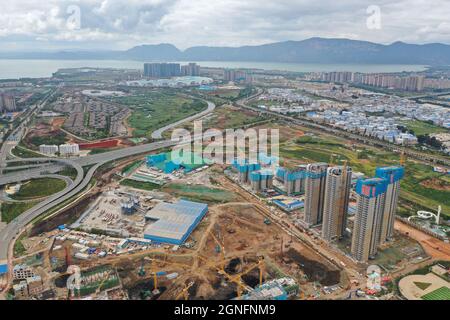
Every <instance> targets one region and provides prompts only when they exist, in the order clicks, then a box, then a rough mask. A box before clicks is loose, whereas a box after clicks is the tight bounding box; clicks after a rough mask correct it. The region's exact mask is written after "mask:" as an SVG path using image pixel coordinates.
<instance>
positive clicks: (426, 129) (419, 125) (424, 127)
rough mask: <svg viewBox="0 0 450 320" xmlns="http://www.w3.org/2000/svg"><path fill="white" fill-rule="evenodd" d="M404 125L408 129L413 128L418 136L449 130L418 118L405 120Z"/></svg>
mask: <svg viewBox="0 0 450 320" xmlns="http://www.w3.org/2000/svg"><path fill="white" fill-rule="evenodd" d="M402 125H404V126H405V127H406V128H407V129H408V130H412V131H413V132H414V134H415V135H416V136H423V135H427V134H432V133H439V132H449V131H448V130H446V129H445V128H443V127H439V126H436V125H434V124H431V123H428V122H425V121H418V120H410V121H404V122H402Z"/></svg>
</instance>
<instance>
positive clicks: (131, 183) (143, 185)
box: [120, 179, 161, 191]
mask: <svg viewBox="0 0 450 320" xmlns="http://www.w3.org/2000/svg"><path fill="white" fill-rule="evenodd" d="M120 185H122V186H126V187H131V188H135V189H141V190H147V191H152V190H155V189H159V188H161V186H160V185H158V184H156V183H151V182H144V181H136V180H131V179H125V180H122V181H121V182H120Z"/></svg>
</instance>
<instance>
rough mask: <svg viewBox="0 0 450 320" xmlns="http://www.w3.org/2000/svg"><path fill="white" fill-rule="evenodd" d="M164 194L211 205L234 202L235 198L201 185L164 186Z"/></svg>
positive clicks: (219, 190) (174, 184) (224, 192)
mask: <svg viewBox="0 0 450 320" xmlns="http://www.w3.org/2000/svg"><path fill="white" fill-rule="evenodd" d="M162 190H163V191H164V192H167V193H170V194H173V195H174V196H177V197H182V198H186V199H188V200H192V201H206V202H211V203H224V202H230V201H234V200H236V196H235V195H234V194H233V193H231V192H229V191H226V190H222V189H216V188H209V187H205V186H202V185H185V184H178V183H171V184H168V185H166V186H165V187H164V188H163V189H162Z"/></svg>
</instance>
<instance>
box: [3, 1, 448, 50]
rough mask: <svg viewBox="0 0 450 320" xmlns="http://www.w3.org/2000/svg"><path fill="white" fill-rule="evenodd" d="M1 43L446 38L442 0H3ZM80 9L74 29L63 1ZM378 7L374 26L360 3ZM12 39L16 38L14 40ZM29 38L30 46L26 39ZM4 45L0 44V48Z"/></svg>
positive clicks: (123, 45) (52, 44) (236, 42)
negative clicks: (377, 23)
mask: <svg viewBox="0 0 450 320" xmlns="http://www.w3.org/2000/svg"><path fill="white" fill-rule="evenodd" d="M3 1H4V2H5V3H4V4H2V11H1V12H0V44H2V45H1V47H3V49H8V44H12V43H14V48H18V47H20V43H22V44H23V45H22V47H23V48H28V49H30V50H31V49H33V50H35V49H36V48H42V49H44V48H49V47H52V48H57V47H60V48H68V47H69V48H75V47H79V48H86V47H89V48H97V47H98V48H103V49H106V48H111V49H125V48H128V47H131V46H133V45H137V44H142V43H160V42H168V43H173V44H175V45H177V46H178V47H180V48H186V47H189V46H194V45H223V46H238V45H246V44H261V43H268V42H275V41H284V40H301V39H305V38H309V37H314V36H320V37H348V38H352V39H361V40H368V41H374V42H382V43H391V42H394V41H406V42H415V43H424V42H444V43H450V24H449V22H448V16H449V15H450V1H448V0H434V1H426V0H400V1H395V0H377V1H373V0H346V1H336V0H315V1H310V0H277V1H271V2H270V1H261V0H127V1H125V0H124V1H119V0H48V1H32V0H14V1H11V0H8V1H6V0H2V2H3ZM71 5H76V6H78V7H79V8H80V14H81V16H80V17H81V20H80V22H81V24H80V27H81V28H80V29H78V30H71V29H70V28H68V24H67V19H68V18H69V14H68V13H67V8H68V7H69V6H71ZM370 5H378V6H379V7H380V9H381V23H382V28H381V29H380V30H369V29H368V28H367V27H366V19H367V13H366V9H367V7H368V6H370ZM12 39H14V41H12ZM30 44H33V45H30ZM0 50H2V49H0Z"/></svg>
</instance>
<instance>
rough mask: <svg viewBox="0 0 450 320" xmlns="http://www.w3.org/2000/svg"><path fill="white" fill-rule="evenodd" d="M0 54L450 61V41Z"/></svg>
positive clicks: (10, 55)
mask: <svg viewBox="0 0 450 320" xmlns="http://www.w3.org/2000/svg"><path fill="white" fill-rule="evenodd" d="M0 58H16V59H102V60H103V59H112V60H137V61H253V62H286V63H344V64H345V63H361V64H379V63H381V64H423V65H450V45H447V44H442V43H428V44H410V43H405V42H401V41H397V42H394V43H392V44H379V43H374V42H370V41H362V40H350V39H345V38H320V37H313V38H309V39H305V40H300V41H294V40H287V41H282V42H274V43H267V44H262V45H252V46H251V45H247V46H240V47H226V46H222V47H214V46H194V47H190V48H187V49H185V50H180V49H178V48H177V47H176V46H174V45H172V44H169V43H161V44H143V45H139V46H135V47H132V48H130V49H128V50H123V51H120V50H102V51H82V50H79V51H75V50H73V51H58V52H41V53H39V52H29V53H20V52H19V53H0Z"/></svg>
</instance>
